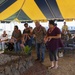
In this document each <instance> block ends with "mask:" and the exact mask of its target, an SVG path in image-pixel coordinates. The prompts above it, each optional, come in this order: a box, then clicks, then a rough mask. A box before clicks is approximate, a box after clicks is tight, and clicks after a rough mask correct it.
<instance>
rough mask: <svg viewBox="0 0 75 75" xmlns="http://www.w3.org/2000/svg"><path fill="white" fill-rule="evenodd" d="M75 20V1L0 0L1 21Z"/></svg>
mask: <svg viewBox="0 0 75 75" xmlns="http://www.w3.org/2000/svg"><path fill="white" fill-rule="evenodd" d="M74 18H75V0H0V20H1V21H12V20H19V21H33V20H49V19H74Z"/></svg>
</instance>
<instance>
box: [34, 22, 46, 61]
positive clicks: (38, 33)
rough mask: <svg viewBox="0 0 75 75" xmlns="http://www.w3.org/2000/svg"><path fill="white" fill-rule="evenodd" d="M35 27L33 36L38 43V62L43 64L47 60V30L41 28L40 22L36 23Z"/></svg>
mask: <svg viewBox="0 0 75 75" xmlns="http://www.w3.org/2000/svg"><path fill="white" fill-rule="evenodd" d="M35 26H36V27H35V28H34V29H33V36H34V37H35V41H36V53H37V59H36V60H39V61H40V62H43V61H44V58H45V44H44V36H45V35H46V29H45V28H44V27H43V26H41V24H40V23H39V21H36V22H35Z"/></svg>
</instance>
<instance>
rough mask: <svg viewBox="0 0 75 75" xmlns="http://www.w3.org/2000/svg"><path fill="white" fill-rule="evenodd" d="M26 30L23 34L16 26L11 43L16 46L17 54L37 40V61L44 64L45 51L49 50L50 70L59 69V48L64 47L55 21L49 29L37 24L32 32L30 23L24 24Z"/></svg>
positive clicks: (51, 21)
mask: <svg viewBox="0 0 75 75" xmlns="http://www.w3.org/2000/svg"><path fill="white" fill-rule="evenodd" d="M24 26H25V29H24V30H23V34H22V33H21V31H20V30H19V29H18V26H14V31H13V33H12V37H11V39H10V41H9V43H11V44H14V50H15V52H18V51H20V50H21V48H23V47H24V46H26V45H29V46H30V47H31V46H32V41H33V38H34V39H35V46H36V55H37V59H36V61H40V62H44V59H45V50H46V49H48V52H49V57H50V61H51V66H50V67H49V68H55V69H57V68H58V55H57V53H58V48H59V47H63V43H62V41H61V31H60V29H59V28H58V27H57V26H56V24H55V23H54V21H53V20H50V21H49V28H48V30H47V31H46V29H45V28H44V27H43V26H42V25H41V24H40V23H39V21H36V22H35V28H34V29H33V30H32V28H31V27H29V26H28V23H25V24H24Z"/></svg>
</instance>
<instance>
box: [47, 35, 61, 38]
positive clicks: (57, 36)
mask: <svg viewBox="0 0 75 75" xmlns="http://www.w3.org/2000/svg"><path fill="white" fill-rule="evenodd" d="M48 38H50V39H52V38H55V39H58V38H61V34H57V35H56V36H49V37H48Z"/></svg>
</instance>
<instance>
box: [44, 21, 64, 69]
mask: <svg viewBox="0 0 75 75" xmlns="http://www.w3.org/2000/svg"><path fill="white" fill-rule="evenodd" d="M44 41H45V42H47V49H48V51H49V57H50V61H51V67H49V68H55V69H56V68H58V56H57V53H58V48H59V47H62V46H63V44H62V42H61V31H60V29H59V28H58V27H57V26H55V23H54V21H53V20H50V21H49V29H48V31H47V35H46V36H45V38H44Z"/></svg>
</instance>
